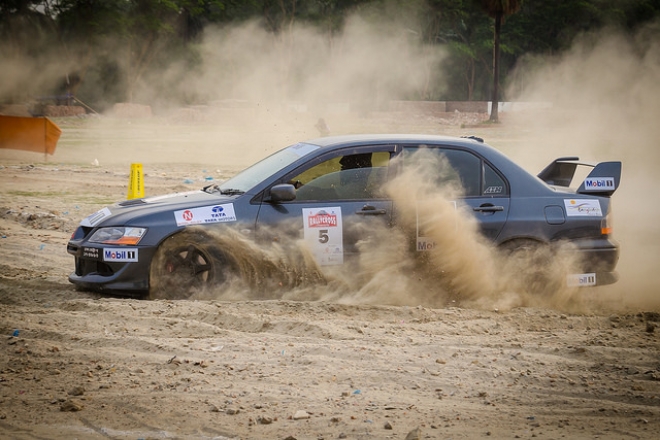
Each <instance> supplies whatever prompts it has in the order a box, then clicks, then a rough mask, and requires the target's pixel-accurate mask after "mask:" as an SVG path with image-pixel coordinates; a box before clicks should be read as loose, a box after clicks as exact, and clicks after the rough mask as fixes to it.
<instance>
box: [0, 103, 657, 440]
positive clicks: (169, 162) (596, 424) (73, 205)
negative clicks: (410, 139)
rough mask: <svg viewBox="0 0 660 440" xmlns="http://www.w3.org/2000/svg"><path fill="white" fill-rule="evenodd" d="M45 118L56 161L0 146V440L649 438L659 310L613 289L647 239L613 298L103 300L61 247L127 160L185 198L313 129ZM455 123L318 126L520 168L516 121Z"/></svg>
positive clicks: (153, 184)
mask: <svg viewBox="0 0 660 440" xmlns="http://www.w3.org/2000/svg"><path fill="white" fill-rule="evenodd" d="M56 122H57V123H58V124H60V126H61V127H62V129H63V135H62V138H61V140H60V143H59V145H58V150H57V152H56V154H55V155H54V156H53V157H49V158H47V160H45V159H44V158H43V156H39V155H36V154H34V153H25V152H16V151H11V150H0V165H1V166H0V237H1V238H0V353H1V355H0V437H2V438H7V439H75V438H78V439H97V438H98V439H101V438H112V439H164V438H178V439H301V440H302V439H316V440H319V439H340V438H346V439H367V438H370V439H409V440H413V439H459V438H464V439H474V438H486V437H490V438H498V439H499V438H541V439H560V438H566V439H594V438H607V439H653V438H658V433H660V328H658V327H659V326H660V306H658V302H657V300H656V301H655V302H654V301H651V302H648V301H646V302H644V301H631V302H627V301H626V298H635V297H636V295H637V296H639V295H638V294H639V292H642V291H643V292H644V294H645V295H646V294H647V293H648V292H651V293H652V294H655V293H656V292H657V282H655V281H648V279H647V284H641V285H640V284H634V283H629V282H627V281H626V280H627V279H630V278H634V277H635V276H636V274H638V273H639V272H635V270H637V271H640V270H647V271H649V272H650V271H652V270H653V269H652V268H654V267H655V268H656V269H657V253H654V252H655V250H656V248H654V247H651V248H649V247H648V246H649V244H648V242H649V241H651V242H652V243H656V245H657V242H658V240H657V238H658V236H657V233H656V235H655V236H652V237H651V239H649V238H648V236H645V237H636V236H634V235H630V236H626V235H625V234H624V237H623V238H624V240H623V242H624V244H625V245H628V246H629V247H628V251H627V253H624V254H623V257H626V255H630V254H631V253H635V252H638V253H640V254H642V255H644V256H645V257H646V256H647V255H650V256H651V257H650V258H651V261H650V262H649V261H646V262H645V264H637V262H636V261H635V260H631V259H628V261H622V265H621V269H622V280H621V281H620V283H619V284H616V285H614V286H612V287H609V288H608V289H609V290H606V293H607V295H604V294H603V292H601V291H599V290H598V289H593V290H589V291H584V292H582V293H580V298H579V300H578V301H577V303H578V306H574V307H571V308H565V307H560V306H556V307H555V306H553V305H552V304H550V303H549V304H548V305H547V306H543V307H531V306H520V305H513V306H511V307H508V308H497V307H483V308H476V307H465V306H464V305H461V304H447V305H446V306H445V307H440V308H433V307H430V306H429V305H427V304H410V305H392V304H361V303H359V302H355V301H354V302H352V303H348V302H344V301H285V300H269V301H246V300H235V301H226V300H197V301H192V300H191V301H146V300H138V299H124V298H118V297H110V296H101V295H98V294H93V293H87V292H80V291H76V290H75V289H74V288H73V286H72V285H71V284H69V283H68V281H67V275H68V273H69V272H70V271H72V269H73V258H71V257H70V256H69V255H68V254H67V253H66V243H67V240H68V238H69V236H70V235H71V233H72V232H73V230H74V229H75V227H76V226H77V224H78V222H79V221H80V220H81V219H82V218H84V217H86V216H87V215H88V214H90V213H92V212H94V211H96V210H98V209H100V208H101V207H103V206H105V205H107V204H111V203H114V202H116V201H120V200H122V199H123V198H125V197H126V190H127V182H128V172H129V166H130V163H132V162H141V163H143V165H144V168H145V173H146V176H145V182H146V191H147V194H148V195H156V194H165V193H169V192H176V191H184V190H190V189H194V188H198V187H201V186H203V185H204V182H208V181H217V180H221V179H224V178H226V177H228V176H230V175H231V174H233V173H234V172H236V171H237V170H239V169H240V168H242V167H244V166H246V165H249V164H250V163H251V162H253V161H254V160H256V159H258V158H259V157H263V156H264V155H265V154H267V153H268V152H270V151H274V150H275V149H278V148H280V147H283V146H285V145H287V144H288V143H292V142H295V141H297V140H303V139H306V138H311V137H315V136H316V134H317V133H315V129H314V127H313V126H314V123H315V122H316V120H315V119H314V118H312V117H311V116H309V117H307V116H291V117H289V118H288V119H287V118H282V119H269V120H267V121H263V120H262V123H261V124H259V125H258V126H250V125H248V124H247V123H245V122H243V123H240V122H237V121H236V120H234V121H233V123H230V122H229V121H225V122H223V123H217V124H213V125H212V126H211V125H210V124H205V123H190V122H185V123H182V122H180V121H172V120H165V119H154V120H150V121H142V122H135V121H128V120H122V119H110V118H81V119H58V120H56ZM471 122H478V121H471V120H469V119H463V120H459V119H437V118H436V119H434V118H431V117H426V118H420V119H417V120H414V121H410V120H408V121H405V123H406V124H407V125H405V126H404V125H402V124H404V121H401V119H400V118H397V117H391V118H389V119H388V118H385V117H381V118H375V117H374V118H372V119H369V120H368V121H365V120H362V121H360V126H359V129H358V128H357V127H358V122H356V121H355V120H348V119H347V120H334V121H333V120H332V119H331V118H330V119H329V121H328V123H329V125H330V128H331V129H333V123H334V124H335V126H334V128H335V130H340V131H343V132H356V131H363V132H365V131H390V132H392V131H404V130H405V131H407V132H412V131H417V132H426V133H428V132H440V133H447V134H454V135H463V134H471V133H475V132H477V134H485V137H487V140H489V141H491V140H492V141H491V142H490V143H491V144H492V145H495V146H498V145H501V146H503V148H505V149H508V151H509V152H512V153H514V154H511V155H512V156H514V158H515V156H516V153H517V152H518V153H520V154H519V157H522V161H523V162H525V161H527V162H526V164H529V163H530V162H533V161H532V160H530V159H529V157H530V156H534V154H533V153H530V152H529V151H524V150H523V149H521V148H519V146H520V145H521V144H523V143H524V142H525V139H528V138H529V137H531V136H535V133H532V132H530V130H529V129H525V127H526V126H525V125H524V124H514V123H513V122H512V121H511V122H509V121H507V119H506V118H503V123H502V124H501V125H500V126H497V127H487V128H484V127H477V128H475V127H470V126H469V125H470V123H471ZM286 127H291V128H290V129H284V128H286ZM559 155H561V154H558V155H557V156H559ZM542 156H543V158H542V159H543V161H546V162H547V161H549V160H550V159H553V158H554V157H550V156H552V153H550V154H549V155H548V157H547V158H546V155H545V154H543V155H542ZM546 159H548V160H546ZM534 165H536V163H534ZM625 173H626V171H625V168H624V178H625V177H626V174H625ZM617 195H618V194H617ZM617 195H615V199H616V197H617ZM617 203H619V202H618V200H617ZM620 206H621V208H624V209H625V208H626V206H627V205H626V203H625V202H622V203H621V204H620ZM624 209H622V210H624ZM637 227H640V226H639V224H637ZM622 229H624V230H625V228H622ZM633 229H634V228H633ZM644 246H647V247H644ZM630 247H632V248H633V250H632V251H631V250H630ZM649 267H650V268H651V269H648V268H649ZM640 268H641V269H640ZM645 268H646V269H645ZM401 295H402V296H405V295H406V292H401Z"/></svg>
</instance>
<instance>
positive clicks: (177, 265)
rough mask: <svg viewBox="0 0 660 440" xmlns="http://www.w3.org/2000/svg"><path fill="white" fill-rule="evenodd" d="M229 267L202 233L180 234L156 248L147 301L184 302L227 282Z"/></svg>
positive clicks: (224, 258)
mask: <svg viewBox="0 0 660 440" xmlns="http://www.w3.org/2000/svg"><path fill="white" fill-rule="evenodd" d="M229 272H230V265H229V264H228V260H227V258H226V257H225V256H224V254H223V253H222V252H221V251H220V250H219V249H218V248H217V247H215V246H214V245H213V243H212V242H211V239H210V238H209V237H208V236H207V235H206V234H204V233H202V232H182V233H179V234H176V235H173V236H172V237H169V238H167V239H166V240H165V241H164V242H163V243H162V244H161V245H160V247H159V248H158V250H157V251H156V254H155V255H154V259H153V260H152V262H151V270H150V272H149V284H150V285H149V299H187V298H190V297H191V296H192V295H193V294H196V293H201V292H204V291H206V290H208V289H209V288H211V287H217V286H219V285H221V284H222V283H224V282H225V281H226V280H227V277H228V275H229Z"/></svg>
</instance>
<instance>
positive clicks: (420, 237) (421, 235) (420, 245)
mask: <svg viewBox="0 0 660 440" xmlns="http://www.w3.org/2000/svg"><path fill="white" fill-rule="evenodd" d="M420 203H422V204H423V203H429V202H428V201H419V202H418V203H417V205H416V207H415V215H416V217H417V225H416V226H417V228H416V229H417V234H416V235H417V237H416V238H417V240H416V241H417V252H427V251H431V250H433V249H435V247H436V246H437V243H436V242H435V240H434V239H432V238H431V237H429V236H428V235H429V234H428V231H427V227H426V226H427V225H428V224H429V220H427V219H425V218H424V215H423V214H421V213H420V209H419V204H420ZM447 203H449V205H450V206H451V208H453V209H454V210H456V209H458V205H457V204H456V201H455V200H450V201H448V202H447ZM457 220H458V217H456V216H454V222H456V221H457ZM456 228H458V223H454V229H456Z"/></svg>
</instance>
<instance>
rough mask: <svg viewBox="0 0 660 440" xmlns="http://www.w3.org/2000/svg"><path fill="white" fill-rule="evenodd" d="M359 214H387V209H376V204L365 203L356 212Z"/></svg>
mask: <svg viewBox="0 0 660 440" xmlns="http://www.w3.org/2000/svg"><path fill="white" fill-rule="evenodd" d="M356 214H357V215H385V214H387V211H385V210H384V209H376V207H375V206H371V205H364V206H363V207H362V209H361V210H359V211H357V212H356Z"/></svg>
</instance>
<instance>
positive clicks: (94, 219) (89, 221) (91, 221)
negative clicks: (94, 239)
mask: <svg viewBox="0 0 660 440" xmlns="http://www.w3.org/2000/svg"><path fill="white" fill-rule="evenodd" d="M110 215H112V213H111V212H110V210H109V209H108V208H103V209H101V210H99V211H96V212H95V213H94V214H92V215H90V216H88V217H87V218H84V219H83V220H82V221H81V222H80V226H87V227H91V226H94V225H96V224H97V223H99V222H100V221H101V220H103V219H104V218H106V217H109V216H110Z"/></svg>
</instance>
